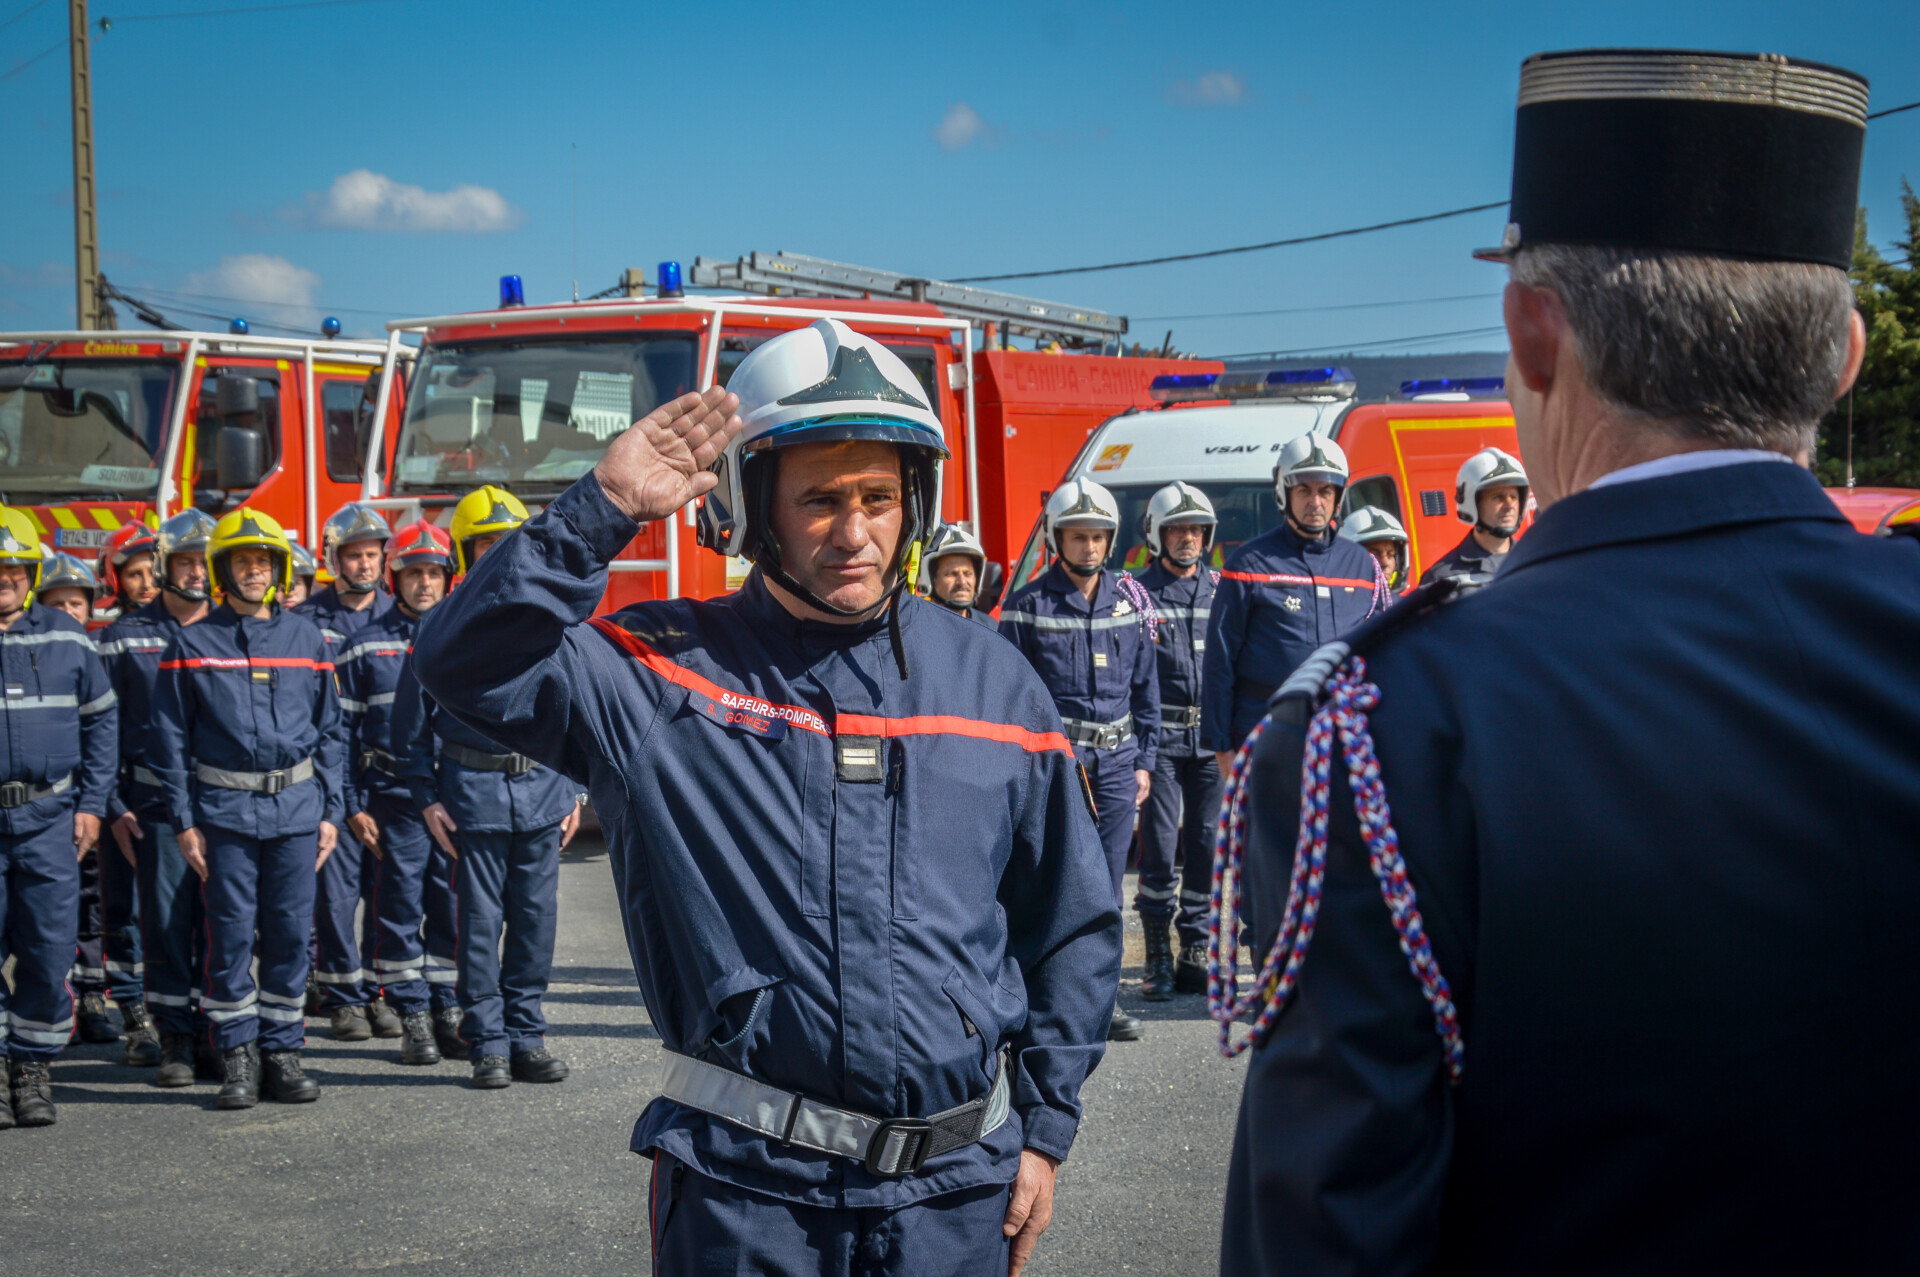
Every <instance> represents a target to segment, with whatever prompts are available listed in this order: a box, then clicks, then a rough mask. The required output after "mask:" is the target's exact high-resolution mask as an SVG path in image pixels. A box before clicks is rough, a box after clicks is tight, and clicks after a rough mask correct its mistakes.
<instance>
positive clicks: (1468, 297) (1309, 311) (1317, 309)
mask: <svg viewBox="0 0 1920 1277" xmlns="http://www.w3.org/2000/svg"><path fill="white" fill-rule="evenodd" d="M1499 296H1501V294H1500V293H1461V294H1460V295H1459V296H1457V297H1408V298H1404V299H1402V300H1400V301H1393V302H1348V303H1346V304H1344V305H1340V306H1294V307H1291V308H1289V309H1286V310H1220V311H1213V312H1211V313H1208V314H1204V315H1135V316H1134V318H1135V319H1137V320H1140V321H1141V322H1143V323H1145V322H1147V321H1149V320H1162V319H1250V318H1254V317H1256V316H1262V315H1317V314H1321V313H1324V312H1326V311H1332V310H1381V309H1384V308H1386V307H1389V306H1426V305H1432V304H1436V303H1439V302H1466V301H1485V300H1487V299H1488V298H1490V297H1499Z"/></svg>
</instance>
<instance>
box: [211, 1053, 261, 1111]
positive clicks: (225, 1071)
mask: <svg viewBox="0 0 1920 1277" xmlns="http://www.w3.org/2000/svg"><path fill="white" fill-rule="evenodd" d="M220 1069H221V1085H220V1094H219V1095H217V1096H215V1097H214V1101H213V1102H214V1106H215V1107H216V1108H223V1109H250V1108H252V1107H253V1106H254V1105H256V1104H258V1103H259V1102H260V1047H259V1044H258V1043H255V1042H243V1043H241V1044H240V1045H239V1046H233V1047H228V1048H227V1049H226V1050H224V1051H222V1052H221V1053H220Z"/></svg>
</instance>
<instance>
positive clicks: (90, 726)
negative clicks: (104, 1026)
mask: <svg viewBox="0 0 1920 1277" xmlns="http://www.w3.org/2000/svg"><path fill="white" fill-rule="evenodd" d="M0 679H4V684H3V685H0V720H4V721H3V722H0V728H3V729H4V730H0V963H5V962H6V960H7V958H8V957H9V956H11V957H12V958H13V960H14V970H13V987H12V990H11V992H9V990H8V988H7V982H6V981H4V980H0V1041H3V1042H4V1043H5V1046H6V1053H7V1055H8V1057H9V1058H11V1059H15V1060H48V1059H52V1058H53V1057H54V1056H56V1055H58V1054H60V1051H61V1048H63V1047H65V1046H66V1044H67V1038H68V1037H69V1036H71V1035H72V1033H73V1006H74V1001H73V993H72V990H71V989H70V988H69V987H68V985H67V974H68V972H69V971H70V970H71V969H72V967H73V962H74V945H75V941H76V938H77V935H78V931H79V920H80V865H79V862H78V861H76V860H75V859H74V855H73V816H74V813H75V812H76V811H79V812H86V813H88V814H91V815H94V816H99V817H101V818H103V819H104V818H105V816H106V813H107V798H108V795H109V794H110V793H111V792H112V789H113V777H114V772H115V770H116V768H117V767H118V764H119V754H118V732H117V727H118V720H119V711H118V708H117V698H116V697H115V696H114V694H113V685H112V684H111V683H110V682H108V681H107V671H106V669H105V667H104V666H102V665H101V664H100V655H99V653H98V652H96V651H95V650H94V645H93V639H92V638H91V637H89V636H88V634H87V632H86V630H85V629H83V628H82V627H81V625H80V622H78V621H76V620H74V619H73V618H72V617H71V616H69V615H67V614H66V613H65V612H62V611H59V610H57V609H55V608H50V607H43V606H41V605H40V604H38V603H35V604H32V605H30V606H29V607H28V608H27V609H26V611H25V612H24V613H22V614H19V615H18V616H17V617H16V619H15V620H14V622H13V624H12V625H11V626H10V627H9V628H7V629H6V630H4V631H0ZM108 837H109V835H108V834H107V833H106V831H105V829H102V830H101V838H102V841H103V842H104V841H106V840H107V838H108ZM94 854H95V855H100V854H102V852H101V851H98V850H97V851H95V852H94ZM113 854H114V855H116V856H117V855H119V854H120V853H119V850H118V849H117V848H116V849H115V850H114V852H113Z"/></svg>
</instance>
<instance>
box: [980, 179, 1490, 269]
mask: <svg viewBox="0 0 1920 1277" xmlns="http://www.w3.org/2000/svg"><path fill="white" fill-rule="evenodd" d="M1506 206H1507V201H1505V200H1497V201H1495V202H1494V203H1492V204H1475V205H1473V206H1472V207H1471V208H1456V209H1449V210H1448V211H1447V212H1445V213H1427V214H1425V215H1423V216H1420V217H1402V218H1400V219H1398V220H1397V221H1392V222H1377V223H1375V224H1374V225H1372V226H1353V227H1349V228H1348V229H1346V230H1344V231H1322V232H1321V233H1320V234H1318V235H1296V236H1295V237H1293V238H1292V239H1275V240H1268V241H1267V242H1266V243H1264V244H1242V245H1241V246H1240V247H1238V248H1210V249H1207V250H1206V251H1205V252H1200V253H1172V254H1169V255H1168V256H1166V257H1142V258H1140V259H1138V260H1136V261H1131V262H1107V263H1106V264H1104V265H1101V266H1065V267H1061V268H1060V269H1058V270H1026V271H1012V272H1009V273H1008V274H1005V275H962V276H960V277H958V278H956V279H954V280H953V281H952V282H953V283H956V284H989V283H992V282H994V281H995V280H1001V279H1041V278H1045V277H1047V276H1051V275H1086V274H1089V273H1091V272H1093V271H1101V270H1125V269H1127V268H1129V267H1132V266H1159V265H1162V264H1164V263H1166V262H1194V261H1199V260H1200V259H1201V258H1203V257H1226V256H1228V255H1229V254H1232V253H1257V252H1260V251H1261V250H1262V249H1267V248H1286V247H1287V246H1289V245H1291V244H1314V243H1318V242H1319V241H1321V240H1328V239H1344V238H1346V237H1347V236H1349V235H1367V234H1370V233H1372V232H1374V231H1387V230H1392V229H1393V228H1394V227H1396V226H1416V225H1418V224H1420V223H1421V222H1438V221H1443V220H1445V219H1446V218H1449V217H1465V216H1466V215H1467V214H1468V213H1484V212H1486V211H1487V210H1488V209H1493V208H1505V207H1506Z"/></svg>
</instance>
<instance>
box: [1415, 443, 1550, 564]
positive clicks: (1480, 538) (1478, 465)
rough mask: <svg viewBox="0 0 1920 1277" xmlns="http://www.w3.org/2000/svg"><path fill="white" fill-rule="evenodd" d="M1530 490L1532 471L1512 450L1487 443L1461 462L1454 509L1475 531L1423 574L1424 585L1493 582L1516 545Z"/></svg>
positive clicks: (1461, 539) (1469, 533)
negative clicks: (1521, 462) (1486, 445)
mask: <svg viewBox="0 0 1920 1277" xmlns="http://www.w3.org/2000/svg"><path fill="white" fill-rule="evenodd" d="M1529 490H1530V489H1529V485H1528V483H1527V472H1526V470H1525V469H1524V468H1522V466H1521V465H1520V462H1519V459H1518V458H1516V457H1514V456H1513V455H1512V454H1511V453H1507V452H1502V451H1501V450H1500V449H1498V448H1482V449H1481V450H1480V451H1478V452H1476V453H1474V454H1473V455H1472V456H1471V457H1468V458H1467V459H1466V460H1465V461H1463V462H1461V463H1460V475H1459V478H1458V479H1457V480H1456V481H1455V484H1454V489H1453V513H1454V515H1455V517H1457V518H1458V519H1459V520H1460V522H1462V523H1465V524H1468V525H1470V527H1469V530H1468V532H1467V535H1466V536H1464V537H1462V538H1460V544H1459V545H1456V546H1454V547H1453V549H1451V550H1449V551H1447V552H1446V553H1445V554H1444V555H1442V556H1441V557H1440V558H1438V559H1436V560H1435V561H1434V563H1433V565H1432V566H1431V567H1429V568H1428V569H1427V570H1426V571H1425V572H1422V573H1421V574H1420V584H1422V585H1426V584H1428V583H1430V582H1433V581H1438V580H1442V579H1450V580H1455V581H1458V582H1459V583H1460V584H1461V585H1463V586H1469V587H1475V588H1477V587H1479V586H1483V585H1488V584H1491V583H1492V581H1493V578H1494V574H1495V573H1497V572H1499V571H1500V565H1501V564H1503V563H1505V562H1506V561H1507V555H1508V554H1509V553H1510V552H1511V551H1512V549H1513V540H1514V537H1515V535H1517V534H1518V533H1519V531H1520V520H1521V519H1522V518H1523V517H1524V516H1525V515H1526V512H1527V493H1528V492H1529Z"/></svg>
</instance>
